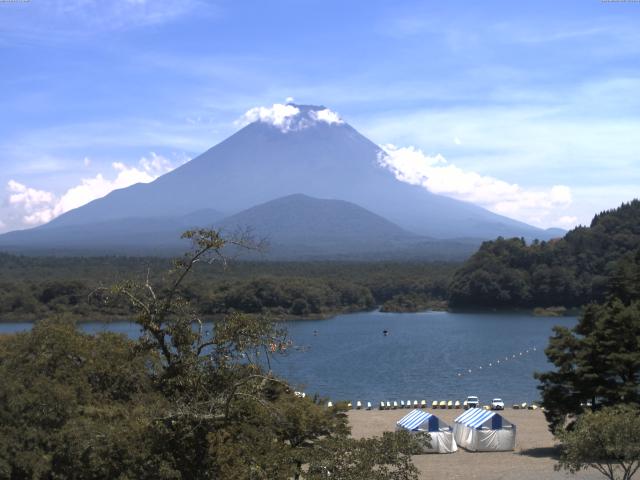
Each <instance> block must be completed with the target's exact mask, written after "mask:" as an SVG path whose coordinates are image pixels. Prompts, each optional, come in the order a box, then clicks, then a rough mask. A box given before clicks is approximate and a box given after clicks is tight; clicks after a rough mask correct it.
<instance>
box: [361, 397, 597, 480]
mask: <svg viewBox="0 0 640 480" xmlns="http://www.w3.org/2000/svg"><path fill="white" fill-rule="evenodd" d="M409 411H410V410H382V411H381V410H370V411H366V410H352V411H350V412H349V423H350V424H351V428H352V435H353V436H354V437H355V438H364V437H373V436H378V435H381V434H382V432H385V431H392V430H394V429H395V423H396V421H398V420H399V419H400V418H402V417H403V416H404V415H406V414H407V413H408V412H409ZM429 411H430V412H432V413H435V414H436V415H437V416H438V417H440V418H441V419H442V420H444V421H445V422H447V423H449V424H450V425H451V424H453V419H454V418H455V417H457V416H458V415H460V413H461V412H462V410H431V409H429ZM502 413H503V415H504V417H505V418H506V419H507V420H509V421H510V422H512V423H514V424H515V425H516V426H517V429H518V436H517V440H516V450H515V451H513V452H477V453H474V452H467V451H466V450H464V449H462V448H459V449H458V451H457V452H456V453H453V454H426V455H416V456H415V457H414V459H413V460H414V463H415V465H416V466H417V467H418V469H419V470H420V478H421V479H444V478H446V479H450V480H456V479H467V480H468V479H474V480H501V479H522V480H543V479H552V480H561V479H589V480H590V479H599V478H603V477H602V476H601V475H600V474H599V473H598V472H596V471H594V470H587V471H586V472H580V473H578V474H576V475H571V474H568V473H564V472H556V471H554V469H553V466H554V464H555V463H556V462H555V459H554V455H555V448H554V446H555V442H554V439H553V436H552V435H551V433H549V430H548V429H547V423H546V421H545V419H544V415H543V413H542V412H541V411H540V410H535V411H534V410H512V409H506V410H505V411H504V412H502Z"/></svg>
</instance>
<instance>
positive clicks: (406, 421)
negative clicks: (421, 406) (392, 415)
mask: <svg viewBox="0 0 640 480" xmlns="http://www.w3.org/2000/svg"><path fill="white" fill-rule="evenodd" d="M431 417H435V415H433V414H432V413H429V412H423V411H422V410H412V411H411V412H409V413H408V414H407V415H405V416H404V417H402V418H401V419H400V420H398V421H397V422H396V424H397V425H398V426H400V427H403V428H406V429H407V430H415V429H417V428H418V427H419V426H420V425H422V424H423V423H424V422H426V421H428V420H429V418H431ZM435 418H438V417H435Z"/></svg>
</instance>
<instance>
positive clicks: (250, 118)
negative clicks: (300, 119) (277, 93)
mask: <svg viewBox="0 0 640 480" xmlns="http://www.w3.org/2000/svg"><path fill="white" fill-rule="evenodd" d="M299 113H300V109H299V108H297V107H294V106H293V105H283V104H282V103H274V104H273V106H271V107H254V108H252V109H250V110H248V111H247V112H246V113H245V114H244V115H243V116H242V119H241V120H240V121H239V122H236V123H238V124H240V125H246V124H249V123H253V122H262V123H268V124H270V125H273V126H274V127H278V128H279V129H280V130H282V131H283V132H288V131H289V130H290V129H291V128H292V120H293V117H295V116H296V115H298V114H299Z"/></svg>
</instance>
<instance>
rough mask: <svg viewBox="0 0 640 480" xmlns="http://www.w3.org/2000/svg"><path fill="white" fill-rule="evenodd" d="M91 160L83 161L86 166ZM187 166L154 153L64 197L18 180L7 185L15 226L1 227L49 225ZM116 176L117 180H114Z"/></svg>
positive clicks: (85, 183)
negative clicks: (73, 211) (130, 188)
mask: <svg viewBox="0 0 640 480" xmlns="http://www.w3.org/2000/svg"><path fill="white" fill-rule="evenodd" d="M89 163H90V160H89V159H88V158H85V159H84V160H83V164H84V165H85V166H86V165H88V164H89ZM181 163H184V162H177V163H176V162H172V161H170V160H169V159H167V158H165V157H163V156H161V155H157V154H155V153H153V152H152V153H151V154H150V155H149V157H148V158H147V157H143V158H141V159H140V161H139V162H138V164H137V165H126V164H124V163H122V162H114V163H112V164H111V168H112V172H111V173H110V174H107V175H104V174H102V173H99V174H97V175H96V176H94V177H91V178H84V179H82V180H81V182H80V184H79V185H76V186H74V187H71V188H69V189H68V190H67V191H66V192H65V193H63V194H62V195H59V196H58V195H55V194H54V193H52V192H49V191H46V190H38V189H35V188H31V187H29V186H27V185H24V184H22V183H20V182H17V181H15V180H13V179H12V180H10V181H9V182H8V184H7V192H8V199H7V202H8V204H9V206H10V207H11V209H12V210H13V213H14V215H13V217H14V218H15V222H14V223H16V224H15V225H2V224H0V228H2V227H3V226H4V227H13V228H24V227H33V226H37V225H41V224H43V223H47V222H50V221H51V220H53V219H54V218H56V217H58V216H60V215H62V214H63V213H66V212H68V211H70V210H73V209H74V208H78V207H81V206H82V205H85V204H87V203H89V202H91V201H93V200H96V199H98V198H102V197H104V196H105V195H107V194H109V193H110V192H112V191H113V190H118V189H121V188H126V187H129V186H131V185H134V184H136V183H149V182H152V181H153V180H155V179H156V178H158V177H159V176H161V175H164V174H165V173H168V172H170V171H171V170H173V169H175V168H176V167H178V166H179V165H180V164H181ZM114 174H115V176H114Z"/></svg>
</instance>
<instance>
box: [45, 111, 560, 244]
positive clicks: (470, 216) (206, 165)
mask: <svg viewBox="0 0 640 480" xmlns="http://www.w3.org/2000/svg"><path fill="white" fill-rule="evenodd" d="M296 108H298V109H299V111H300V113H299V114H298V115H297V116H296V117H295V118H294V121H295V122H297V124H295V123H294V128H291V129H289V130H287V131H283V129H281V128H278V127H277V126H274V125H271V124H268V123H264V122H261V121H256V122H254V123H251V124H249V125H247V126H246V127H244V128H242V129H241V130H240V131H238V132H236V133H235V134H234V135H232V136H231V137H229V138H227V139H226V140H224V141H223V142H221V143H219V144H218V145H216V146H215V147H213V148H211V149H209V150H208V151H206V152H205V153H203V154H202V155H200V156H199V157H196V158H195V159H193V160H192V161H190V162H188V163H187V164H185V165H183V166H182V167H180V168H178V169H176V170H174V171H172V172H170V173H168V174H166V175H164V176H162V177H160V178H158V179H157V180H156V181H154V182H152V183H149V184H137V185H134V186H131V187H129V188H126V189H122V190H118V191H114V192H112V193H111V194H109V195H107V196H106V197H104V198H102V199H99V200H95V201H93V202H91V203H90V204H88V205H85V206H84V207H81V208H78V209H76V210H73V211H71V212H68V213H66V214H65V215H62V216H61V217H59V218H57V219H55V220H54V221H52V222H51V223H50V224H49V225H47V226H45V227H44V228H54V227H59V226H70V225H83V224H89V223H95V222H96V221H97V220H102V221H106V220H114V219H122V218H126V217H138V218H153V217H156V218H157V217H166V216H181V215H185V214H187V213H189V212H191V211H194V210H195V209H199V208H213V209H215V210H217V211H221V212H224V213H226V214H233V213H236V212H239V211H241V210H244V209H247V208H250V207H252V206H255V205H257V204H261V203H264V202H268V201H270V200H273V199H275V198H280V197H282V196H286V195H291V194H295V193H304V194H306V195H309V196H312V197H317V198H327V199H340V200H345V201H349V202H352V203H355V204H357V205H360V206H361V207H363V208H365V209H367V210H370V211H371V212H374V213H376V214H378V215H381V216H383V217H385V218H386V219H388V220H389V221H391V222H393V223H396V224H397V225H399V226H400V227H402V228H404V229H406V230H409V231H411V232H413V233H416V234H420V235H426V236H430V237H437V238H456V237H468V238H480V239H490V238H495V237H496V236H498V235H502V236H509V237H510V236H524V237H526V238H534V237H537V238H541V239H545V238H549V237H550V236H551V235H550V234H549V233H548V232H545V231H544V230H541V229H538V228H535V227H532V226H530V225H527V224H524V223H522V222H517V221H515V220H512V219H509V218H507V217H503V216H500V215H496V214H494V213H491V212H489V211H487V210H485V209H483V208H480V207H478V206H476V205H472V204H470V203H466V202H461V201H458V200H454V199H451V198H448V197H444V196H441V195H435V194H432V193H430V192H428V191H427V190H425V189H424V188H422V187H418V186H414V185H409V184H406V183H402V182H400V181H398V180H396V178H395V177H394V175H393V174H392V173H391V172H390V171H389V170H387V169H386V168H385V167H382V166H380V165H379V163H378V156H379V155H380V154H381V150H380V148H379V147H378V146H377V145H375V144H374V143H372V142H371V141H370V140H368V139H367V138H365V137H364V136H362V135H361V134H359V133H358V132H357V131H356V130H355V129H354V128H352V127H351V126H350V125H348V124H346V123H327V122H322V121H312V119H313V118H314V116H316V114H317V112H319V111H321V110H322V109H323V108H324V107H314V106H302V105H298V106H296ZM296 125H297V126H298V127H299V128H296Z"/></svg>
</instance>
